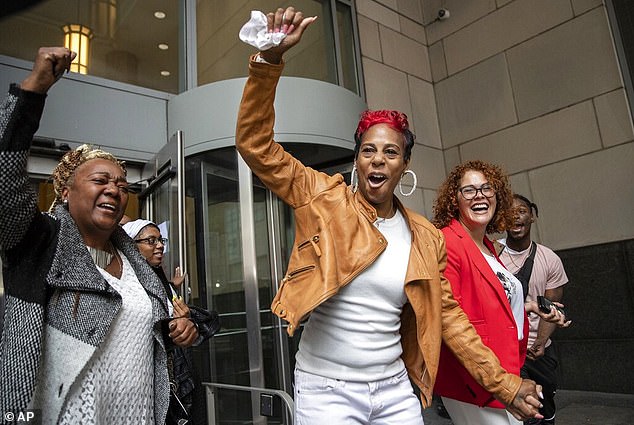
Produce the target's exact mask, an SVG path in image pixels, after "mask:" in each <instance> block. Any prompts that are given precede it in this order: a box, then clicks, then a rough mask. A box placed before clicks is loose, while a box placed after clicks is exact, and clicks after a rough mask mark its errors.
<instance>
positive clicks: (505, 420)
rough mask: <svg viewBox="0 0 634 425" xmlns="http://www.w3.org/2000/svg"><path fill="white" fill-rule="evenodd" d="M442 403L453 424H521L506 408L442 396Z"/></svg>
mask: <svg viewBox="0 0 634 425" xmlns="http://www.w3.org/2000/svg"><path fill="white" fill-rule="evenodd" d="M442 404H443V405H444V406H445V409H447V413H449V416H451V421H452V422H453V423H454V425H522V422H520V421H518V420H517V419H515V417H513V415H511V414H510V413H509V412H508V411H507V410H504V409H494V408H492V407H478V406H476V405H475V404H470V403H465V402H463V401H458V400H454V399H453V398H447V397H443V398H442Z"/></svg>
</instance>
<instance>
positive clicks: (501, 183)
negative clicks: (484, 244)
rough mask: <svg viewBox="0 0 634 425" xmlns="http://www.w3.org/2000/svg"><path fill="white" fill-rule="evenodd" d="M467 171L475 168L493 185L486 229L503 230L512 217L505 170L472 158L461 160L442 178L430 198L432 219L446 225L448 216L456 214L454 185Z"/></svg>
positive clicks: (457, 214)
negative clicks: (493, 206) (494, 203)
mask: <svg viewBox="0 0 634 425" xmlns="http://www.w3.org/2000/svg"><path fill="white" fill-rule="evenodd" d="M467 171H479V172H481V173H482V174H484V177H485V178H486V179H487V181H488V182H489V184H490V185H491V186H493V188H494V189H495V199H496V201H497V207H496V209H495V213H494V214H493V218H492V219H491V221H490V222H489V224H488V225H487V229H486V231H487V233H500V232H503V231H505V230H506V229H507V228H508V227H509V225H510V224H511V223H512V220H513V193H512V192H511V185H510V184H509V180H508V176H507V174H506V173H505V172H504V171H503V170H502V169H501V168H500V167H498V166H497V165H494V164H490V163H488V162H484V161H480V160H473V161H467V162H463V163H462V164H460V165H458V166H457V167H455V168H454V169H453V170H452V171H451V173H450V174H449V176H448V177H447V179H446V180H445V182H444V183H443V184H442V185H441V186H440V188H438V197H437V198H436V201H435V202H434V218H433V220H432V222H433V223H434V225H435V226H436V227H438V228H439V229H441V228H443V227H446V226H448V225H449V223H450V222H451V219H453V218H455V219H456V220H457V219H458V218H459V217H460V209H459V207H458V189H460V180H462V177H463V176H464V175H465V173H466V172H467Z"/></svg>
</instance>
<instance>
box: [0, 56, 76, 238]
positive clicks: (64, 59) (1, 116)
mask: <svg viewBox="0 0 634 425" xmlns="http://www.w3.org/2000/svg"><path fill="white" fill-rule="evenodd" d="M74 58H75V53H73V52H71V51H70V50H68V49H66V48H64V47H42V48H40V49H39V51H38V54H37V57H36V58H35V63H34V64H33V70H32V71H31V73H30V74H29V75H28V76H27V77H26V78H25V79H24V81H22V83H21V84H20V85H19V86H18V85H16V84H14V85H12V86H11V87H10V89H9V95H8V97H7V98H6V99H5V101H4V102H3V103H2V105H0V164H1V166H2V172H0V248H2V249H5V250H6V249H10V248H12V247H13V246H15V245H16V244H17V242H18V241H19V240H20V239H21V238H22V236H23V235H24V234H25V232H26V230H27V228H28V225H29V223H30V222H31V220H32V218H33V216H34V215H35V214H36V212H37V207H36V196H35V193H34V192H33V189H32V188H31V185H30V183H29V178H28V175H27V172H26V161H27V157H28V153H29V148H30V146H31V141H32V140H33V135H34V134H35V132H36V131H37V129H38V126H39V123H40V118H41V116H42V111H43V109H44V100H45V98H46V93H47V92H48V90H49V89H50V88H51V86H52V85H53V84H55V82H56V81H57V80H59V78H61V76H62V74H63V73H64V71H65V70H68V69H69V67H70V63H71V62H72V60H73V59H74Z"/></svg>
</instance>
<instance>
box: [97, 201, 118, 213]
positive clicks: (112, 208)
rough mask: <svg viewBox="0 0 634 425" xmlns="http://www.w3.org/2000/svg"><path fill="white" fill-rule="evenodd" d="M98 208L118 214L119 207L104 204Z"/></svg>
mask: <svg viewBox="0 0 634 425" xmlns="http://www.w3.org/2000/svg"><path fill="white" fill-rule="evenodd" d="M97 206H98V207H99V208H101V209H105V210H108V211H111V212H116V211H117V206H116V205H114V204H109V203H105V202H104V203H103V204H97Z"/></svg>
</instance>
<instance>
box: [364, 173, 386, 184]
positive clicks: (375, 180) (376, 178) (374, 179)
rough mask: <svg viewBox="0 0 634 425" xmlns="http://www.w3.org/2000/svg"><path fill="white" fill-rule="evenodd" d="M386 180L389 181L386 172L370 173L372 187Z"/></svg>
mask: <svg viewBox="0 0 634 425" xmlns="http://www.w3.org/2000/svg"><path fill="white" fill-rule="evenodd" d="M385 181H387V176H386V175H385V174H380V173H372V174H369V175H368V182H370V186H371V187H378V186H380V185H381V184H383V182H385Z"/></svg>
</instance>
